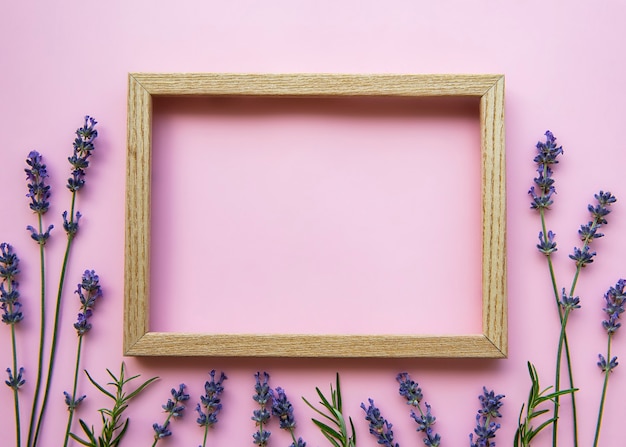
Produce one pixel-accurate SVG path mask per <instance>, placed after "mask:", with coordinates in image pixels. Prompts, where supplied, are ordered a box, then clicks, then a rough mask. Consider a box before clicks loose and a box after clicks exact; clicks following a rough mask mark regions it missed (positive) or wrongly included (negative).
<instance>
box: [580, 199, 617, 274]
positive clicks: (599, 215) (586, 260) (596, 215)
mask: <svg viewBox="0 0 626 447" xmlns="http://www.w3.org/2000/svg"><path fill="white" fill-rule="evenodd" d="M594 198H595V199H596V202H597V203H596V204H595V205H591V204H590V205H588V206H587V209H588V210H589V212H590V213H591V217H592V220H591V222H589V223H587V224H583V225H581V226H580V229H579V230H578V235H579V237H580V239H581V241H582V242H583V247H582V248H574V253H573V254H571V255H569V257H570V258H571V259H573V260H574V261H576V267H578V268H582V267H585V266H586V265H588V264H591V263H592V262H593V257H594V256H595V255H596V253H595V252H590V251H589V244H591V242H592V241H593V240H594V239H598V238H600V237H602V236H604V234H603V233H600V232H599V231H598V230H599V229H600V227H601V226H602V225H606V224H607V220H606V216H607V215H608V214H609V213H610V212H611V210H610V209H609V208H608V206H609V205H611V204H612V203H615V202H616V201H617V199H616V198H615V196H614V195H613V194H611V193H610V192H608V191H607V192H604V191H600V192H599V193H598V194H594Z"/></svg>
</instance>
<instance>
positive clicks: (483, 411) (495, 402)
mask: <svg viewBox="0 0 626 447" xmlns="http://www.w3.org/2000/svg"><path fill="white" fill-rule="evenodd" d="M503 398H504V395H502V394H498V395H496V394H495V393H494V392H493V391H487V388H485V387H483V394H482V395H480V396H478V399H479V400H480V409H479V410H478V414H477V415H476V428H475V429H474V434H475V435H476V442H474V434H470V435H469V439H470V447H495V445H496V443H495V442H494V441H492V439H493V438H495V437H496V431H498V429H499V428H500V424H498V423H496V422H494V419H498V418H501V417H502V415H501V414H500V407H501V406H502V399H503Z"/></svg>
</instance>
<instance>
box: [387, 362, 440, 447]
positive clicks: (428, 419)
mask: <svg viewBox="0 0 626 447" xmlns="http://www.w3.org/2000/svg"><path fill="white" fill-rule="evenodd" d="M396 380H397V381H398V383H399V384H400V388H399V393H400V395H401V396H402V397H404V398H405V399H406V404H407V405H410V406H412V407H414V408H416V409H417V410H418V412H419V414H417V413H416V412H415V411H414V410H411V417H412V418H413V419H414V420H415V422H416V423H417V431H418V432H422V433H424V444H426V446H427V447H439V445H440V443H441V436H439V434H438V433H435V432H434V430H433V425H435V421H436V418H435V417H434V416H433V415H432V413H431V411H430V410H431V407H430V405H428V403H426V402H424V407H425V408H426V411H424V408H422V404H421V402H422V399H423V394H422V389H421V388H420V387H419V385H418V383H417V382H415V381H413V380H411V377H409V374H408V373H406V372H403V373H400V374H398V375H397V376H396Z"/></svg>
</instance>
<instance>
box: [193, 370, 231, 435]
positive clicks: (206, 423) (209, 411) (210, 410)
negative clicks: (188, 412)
mask: <svg viewBox="0 0 626 447" xmlns="http://www.w3.org/2000/svg"><path fill="white" fill-rule="evenodd" d="M210 375H211V380H210V381H207V382H205V384H204V396H200V403H199V404H198V406H197V407H196V411H197V412H198V419H196V422H197V423H198V424H199V425H200V426H201V427H211V426H213V425H215V424H216V423H217V415H218V414H219V412H220V410H221V409H222V404H221V400H220V395H221V394H222V392H223V391H224V386H223V385H222V383H223V382H224V380H226V379H227V378H228V377H226V374H224V373H223V372H222V373H220V378H219V380H218V381H215V370H212V371H211V373H210ZM203 408H204V410H203Z"/></svg>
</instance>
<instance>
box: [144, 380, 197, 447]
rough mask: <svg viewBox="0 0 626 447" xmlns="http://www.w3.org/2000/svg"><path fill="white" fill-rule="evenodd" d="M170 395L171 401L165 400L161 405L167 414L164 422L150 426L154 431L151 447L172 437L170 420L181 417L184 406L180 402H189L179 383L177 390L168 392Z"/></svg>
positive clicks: (187, 395)
mask: <svg viewBox="0 0 626 447" xmlns="http://www.w3.org/2000/svg"><path fill="white" fill-rule="evenodd" d="M170 394H171V395H172V398H171V399H167V402H166V403H165V405H162V407H163V411H165V412H166V413H167V417H166V418H165V422H163V425H159V424H158V423H156V422H155V423H154V424H152V429H153V430H154V442H153V443H152V446H153V447H154V446H155V445H156V444H157V442H159V441H160V440H161V439H162V438H166V437H168V436H171V435H172V432H171V430H170V429H169V425H170V420H171V419H172V418H178V417H181V416H182V414H183V410H184V409H185V406H184V405H182V402H184V401H186V400H189V394H187V393H185V384H184V383H181V384H180V385H179V386H178V390H177V389H175V388H172V390H171V391H170Z"/></svg>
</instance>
